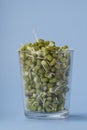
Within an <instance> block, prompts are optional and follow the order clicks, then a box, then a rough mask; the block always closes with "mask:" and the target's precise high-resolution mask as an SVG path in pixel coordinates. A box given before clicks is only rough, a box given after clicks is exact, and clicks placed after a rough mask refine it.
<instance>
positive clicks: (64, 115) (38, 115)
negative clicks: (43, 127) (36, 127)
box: [24, 110, 69, 119]
mask: <svg viewBox="0 0 87 130" xmlns="http://www.w3.org/2000/svg"><path fill="white" fill-rule="evenodd" d="M24 113H25V116H26V117H27V118H30V119H64V118H67V117H68V116H69V111H68V110H63V111H61V112H54V113H40V112H30V111H25V112H24Z"/></svg>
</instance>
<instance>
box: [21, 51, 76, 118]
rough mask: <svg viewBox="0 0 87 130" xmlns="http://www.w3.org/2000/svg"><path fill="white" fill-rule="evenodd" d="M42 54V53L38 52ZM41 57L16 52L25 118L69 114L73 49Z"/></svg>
mask: <svg viewBox="0 0 87 130" xmlns="http://www.w3.org/2000/svg"><path fill="white" fill-rule="evenodd" d="M40 53H42V52H40ZM52 56H54V58H52V59H51V61H50V62H49V61H48V60H47V59H45V58H43V57H37V55H36V54H35V55H33V56H32V55H31V54H30V52H29V51H19V58H20V65H21V72H22V73H21V74H22V81H23V95H24V98H23V100H24V101H23V102H24V113H25V116H27V117H28V118H37V119H40V118H42V119H58V118H66V117H68V116H69V108H70V89H71V88H70V85H71V71H72V58H73V50H64V51H62V52H56V55H55V54H53V53H52Z"/></svg>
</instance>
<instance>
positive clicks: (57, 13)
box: [0, 0, 87, 130]
mask: <svg viewBox="0 0 87 130" xmlns="http://www.w3.org/2000/svg"><path fill="white" fill-rule="evenodd" d="M33 29H35V30H36V33H37V36H38V37H39V38H43V39H46V40H47V39H48V40H54V41H55V42H57V44H59V45H64V44H67V45H69V46H70V47H71V48H73V49H74V50H75V53H74V63H73V75H72V76H73V78H72V93H71V109H70V113H71V116H70V118H69V119H67V120H28V119H26V118H25V117H24V115H23V105H22V104H23V103H22V92H21V80H20V68H19V59H18V53H17V50H18V48H19V47H20V44H21V43H25V42H28V41H30V42H33V41H34V40H35V39H34V36H33V33H32V30H33ZM78 128H79V130H82V129H83V130H86V129H87V0H0V130H25V129H26V130H27V129H28V130H48V129H49V130H53V129H55V130H58V129H59V130H68V129H70V130H73V129H74V130H77V129H78Z"/></svg>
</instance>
